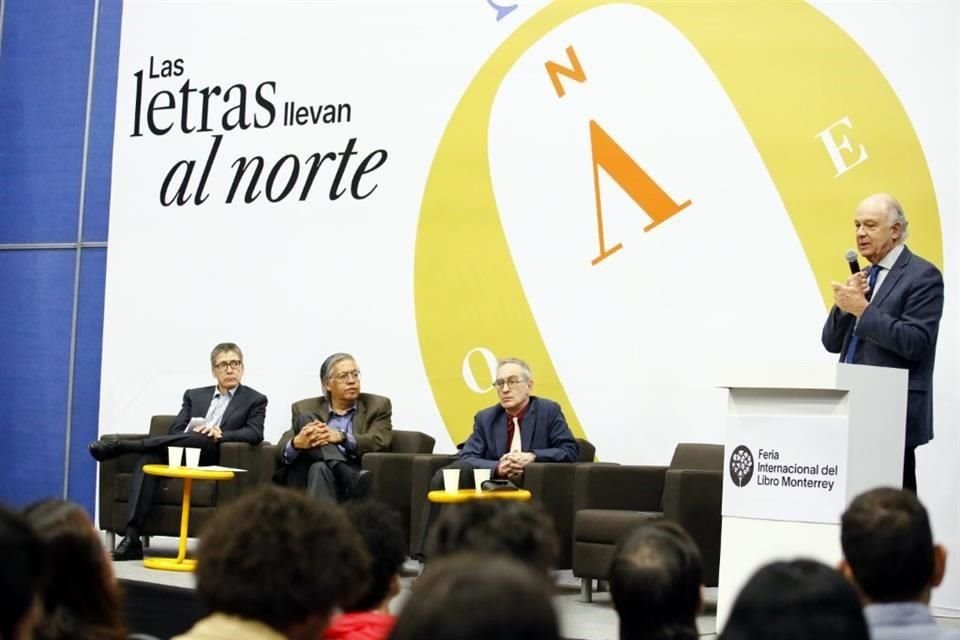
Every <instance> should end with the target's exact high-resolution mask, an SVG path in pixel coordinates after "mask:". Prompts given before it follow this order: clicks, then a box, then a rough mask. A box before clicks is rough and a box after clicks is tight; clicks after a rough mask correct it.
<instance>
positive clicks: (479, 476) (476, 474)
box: [473, 469, 490, 492]
mask: <svg viewBox="0 0 960 640" xmlns="http://www.w3.org/2000/svg"><path fill="white" fill-rule="evenodd" d="M489 479H490V469H474V470H473V484H474V486H475V487H476V488H477V492H480V491H483V488H482V487H483V483H484V482H486V481H487V480H489Z"/></svg>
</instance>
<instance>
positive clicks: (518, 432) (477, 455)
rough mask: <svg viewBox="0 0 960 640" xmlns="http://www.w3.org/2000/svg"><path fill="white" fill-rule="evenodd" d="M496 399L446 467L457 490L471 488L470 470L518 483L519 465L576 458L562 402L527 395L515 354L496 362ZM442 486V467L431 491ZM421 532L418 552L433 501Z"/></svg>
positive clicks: (526, 370) (526, 377) (524, 367)
mask: <svg viewBox="0 0 960 640" xmlns="http://www.w3.org/2000/svg"><path fill="white" fill-rule="evenodd" d="M493 388H494V389H496V391H497V395H498V396H499V398H500V401H499V402H498V403H497V404H495V405H494V406H492V407H488V408H486V409H483V410H482V411H479V412H478V413H477V414H476V415H475V416H474V418H473V433H471V434H470V437H469V438H467V441H466V442H465V443H464V444H463V448H462V449H460V452H459V453H458V454H457V458H458V460H457V461H456V462H454V463H452V464H449V465H447V466H446V467H445V468H446V469H460V488H461V489H473V488H475V487H474V481H473V469H490V472H491V476H492V477H494V478H504V479H508V480H510V481H512V482H513V483H514V484H522V479H523V469H524V467H526V466H527V465H528V464H530V463H531V462H534V461H536V462H574V461H575V460H576V459H577V455H578V454H579V453H580V445H579V444H578V443H577V441H576V439H575V438H574V437H573V433H572V432H571V431H570V427H569V426H567V421H566V419H565V418H564V417H563V411H561V410H560V405H559V404H557V403H556V402H554V401H553V400H547V399H546V398H538V397H537V396H532V395H530V392H531V391H533V375H532V374H531V372H530V365H528V364H527V363H526V362H524V361H523V360H520V359H519V358H505V359H503V360H501V361H500V362H498V363H497V379H496V380H494V381H493ZM442 488H443V469H441V470H440V471H437V472H436V473H435V474H434V476H433V478H432V479H431V481H430V489H431V490H439V489H442ZM425 509H426V513H425V517H424V519H423V521H424V526H423V531H422V532H421V535H420V555H422V550H423V543H424V541H425V539H426V536H427V531H428V529H429V528H430V524H431V522H432V521H433V519H434V517H435V515H436V511H437V505H436V504H434V503H431V502H428V503H427V506H426V507H425Z"/></svg>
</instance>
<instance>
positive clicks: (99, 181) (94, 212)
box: [83, 0, 123, 242]
mask: <svg viewBox="0 0 960 640" xmlns="http://www.w3.org/2000/svg"><path fill="white" fill-rule="evenodd" d="M122 8H123V5H122V3H121V2H120V0H109V1H108V0H104V1H103V2H101V3H100V17H99V21H98V23H97V51H96V58H95V60H94V71H93V101H92V103H91V108H90V133H89V142H88V145H87V187H86V198H85V200H86V203H85V207H84V218H83V239H84V241H85V242H104V241H105V240H106V239H107V218H108V215H109V210H110V171H111V168H112V166H113V163H112V160H113V121H114V112H115V109H116V102H117V61H118V59H119V55H120V17H121V14H122V13H123V11H122Z"/></svg>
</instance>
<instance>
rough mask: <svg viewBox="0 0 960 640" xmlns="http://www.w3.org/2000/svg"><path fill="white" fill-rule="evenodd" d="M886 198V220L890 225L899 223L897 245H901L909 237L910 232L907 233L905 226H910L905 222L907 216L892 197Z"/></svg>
mask: <svg viewBox="0 0 960 640" xmlns="http://www.w3.org/2000/svg"><path fill="white" fill-rule="evenodd" d="M886 198H887V216H889V217H888V218H887V219H888V220H890V224H891V225H893V224H896V223H898V222H899V223H900V241H899V242H898V244H903V243H904V242H906V241H907V238H908V237H909V236H910V232H909V231H907V225H908V224H910V223H909V222H907V216H905V215H904V213H903V207H902V206H900V203H899V202H897V199H896V198H894V197H893V196H890V195H888V196H886Z"/></svg>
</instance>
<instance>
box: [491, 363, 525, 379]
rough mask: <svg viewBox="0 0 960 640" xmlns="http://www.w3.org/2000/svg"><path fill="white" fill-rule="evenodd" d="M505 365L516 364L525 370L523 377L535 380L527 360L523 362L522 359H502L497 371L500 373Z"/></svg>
mask: <svg viewBox="0 0 960 640" xmlns="http://www.w3.org/2000/svg"><path fill="white" fill-rule="evenodd" d="M505 364H515V365H518V366H519V367H520V368H521V369H523V375H524V376H526V378H527V380H533V372H532V371H531V370H530V365H529V364H527V361H526V360H521V359H520V358H502V359H500V360H498V361H497V371H500V367H502V366H503V365H505Z"/></svg>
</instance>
